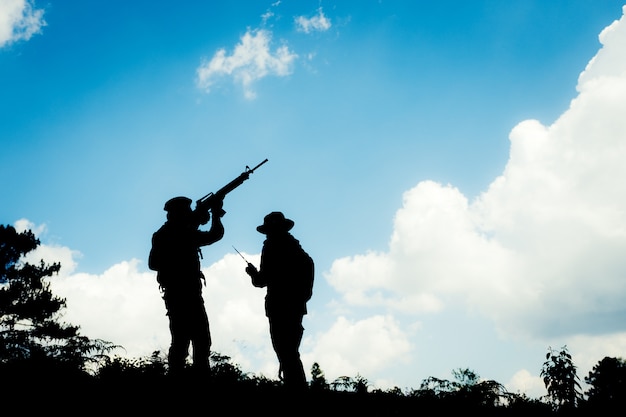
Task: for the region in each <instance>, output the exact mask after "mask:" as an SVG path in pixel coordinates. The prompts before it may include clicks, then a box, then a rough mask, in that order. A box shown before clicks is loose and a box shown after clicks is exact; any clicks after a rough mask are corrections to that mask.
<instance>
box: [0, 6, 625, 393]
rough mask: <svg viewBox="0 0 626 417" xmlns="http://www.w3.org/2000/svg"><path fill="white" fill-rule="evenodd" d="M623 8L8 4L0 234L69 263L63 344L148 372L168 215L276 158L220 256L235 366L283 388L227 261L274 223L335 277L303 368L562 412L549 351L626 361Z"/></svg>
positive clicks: (209, 256) (1, 94)
mask: <svg viewBox="0 0 626 417" xmlns="http://www.w3.org/2000/svg"><path fill="white" fill-rule="evenodd" d="M622 6H623V1H622V2H619V1H608V0H606V1H591V0H586V1H583V0H572V1H551V2H545V1H530V0H529V1H517V2H501V1H472V2H467V1H385V0H382V1H369V0H365V1H288V0H285V1H277V2H274V3H272V2H271V1H268V2H262V1H247V2H243V1H240V2H235V1H233V2H201V1H185V2H168V1H161V2H152V1H150V2H148V1H133V2H122V1H117V0H108V1H106V2H105V1H99V0H97V1H90V2H82V1H58V0H48V1H25V0H0V141H1V144H2V152H1V153H0V174H1V175H2V177H3V178H4V181H3V197H2V204H1V205H0V221H2V222H3V223H5V224H15V225H18V226H20V227H22V228H24V227H29V228H32V229H33V230H35V231H37V233H38V235H39V237H40V239H41V241H42V243H43V245H42V248H41V250H40V252H39V253H38V254H37V255H38V256H39V257H40V258H41V257H42V256H43V257H45V259H48V260H50V261H51V262H52V261H60V262H61V263H62V266H63V270H62V272H61V274H60V276H59V277H58V278H57V279H56V280H55V281H56V282H55V283H54V288H55V289H56V290H57V291H58V292H59V294H61V295H62V296H65V297H66V298H67V301H68V309H67V314H66V319H67V320H68V321H70V322H72V323H73V324H78V325H80V326H81V328H82V331H83V333H84V334H86V335H87V336H90V337H99V338H103V339H105V340H110V341H112V342H115V343H119V344H122V345H123V346H124V347H125V348H126V350H127V352H126V354H129V355H144V354H149V353H151V352H152V351H153V350H157V349H160V350H165V349H166V348H167V345H168V343H169V334H168V332H167V322H166V318H165V316H164V307H163V305H162V300H161V299H160V297H159V294H158V290H157V287H156V282H155V278H154V274H153V273H152V272H151V271H149V270H148V269H147V265H146V259H147V254H148V251H149V245H150V238H151V235H152V233H153V232H154V231H155V230H156V229H157V228H158V227H159V226H160V225H161V224H162V223H163V221H164V220H165V213H164V212H163V210H162V208H163V203H164V202H165V201H166V200H167V199H169V198H170V197H173V196H176V195H186V196H189V197H191V198H192V199H197V198H199V197H201V196H203V195H205V194H206V193H208V192H211V191H217V189H219V188H220V187H221V186H222V185H224V184H226V183H227V182H229V181H230V180H231V179H233V178H234V177H236V176H237V175H239V174H240V173H241V172H242V171H243V170H244V168H245V167H246V166H250V167H252V166H254V165H256V164H258V163H259V162H261V161H262V160H264V159H265V158H268V160H269V161H268V163H267V164H265V165H263V166H262V167H261V168H259V170H258V171H256V172H255V173H254V174H253V175H252V176H251V177H250V180H249V181H247V182H245V183H244V184H243V185H242V186H241V187H239V188H238V189H236V190H235V191H233V192H232V193H231V194H229V195H228V196H227V198H226V200H225V205H224V208H225V210H226V211H227V214H226V216H225V218H224V223H225V227H226V235H225V237H224V239H223V240H222V241H220V242H218V243H216V244H215V245H213V246H211V247H209V248H206V249H205V250H204V251H203V254H204V260H203V267H204V269H205V274H206V275H207V278H208V279H207V288H206V291H205V299H206V302H207V310H208V312H209V319H210V321H211V328H212V333H213V339H214V349H215V350H217V351H219V352H221V353H223V354H227V355H229V356H231V357H232V358H233V359H234V360H235V361H236V362H237V363H240V364H241V365H242V367H243V368H244V370H246V371H250V372H255V373H263V374H265V375H268V376H270V377H272V376H274V375H275V373H276V367H277V366H276V360H275V358H274V355H273V352H272V351H271V345H270V344H269V338H268V337H267V325H266V323H265V317H264V315H263V310H262V308H263V306H262V303H263V301H262V299H263V295H264V294H263V292H262V291H261V290H258V289H255V288H252V286H251V285H250V283H249V279H248V277H247V276H246V275H245V272H244V271H243V269H244V267H245V263H243V261H242V260H241V258H239V257H238V256H237V255H236V254H235V252H234V250H233V249H232V245H235V246H236V247H237V248H238V249H239V250H240V251H241V252H243V253H244V254H245V255H246V257H247V258H248V259H249V260H252V261H257V263H258V255H259V252H260V249H261V245H262V241H263V239H262V238H263V237H262V235H260V234H258V233H257V232H256V230H255V228H256V226H257V225H258V224H260V223H261V222H262V219H263V216H264V215H265V214H267V213H268V212H270V211H274V210H279V211H283V212H284V213H285V215H286V216H287V217H289V218H291V219H293V220H294V221H295V223H296V226H295V227H294V229H293V234H294V235H295V236H296V237H297V238H298V239H299V240H300V241H301V243H302V244H303V246H304V247H305V248H306V249H307V250H308V251H309V252H310V253H311V255H312V256H313V257H314V259H315V261H316V266H317V276H316V285H315V293H314V297H313V300H312V301H311V303H310V306H309V311H310V313H309V315H308V316H307V318H306V320H305V327H306V331H305V340H304V343H303V346H302V349H301V352H302V355H303V359H304V361H305V366H307V367H310V365H311V364H312V362H314V361H317V362H318V363H319V364H320V366H321V368H322V370H324V371H325V372H326V374H327V377H328V378H329V379H334V378H336V377H338V376H341V375H349V376H355V375H356V374H357V373H359V374H360V375H362V376H363V377H365V378H367V379H368V380H369V381H370V382H371V384H372V385H373V386H376V387H391V386H399V387H400V388H408V387H414V388H417V387H418V386H419V384H420V383H421V381H422V380H423V379H425V378H427V377H429V376H436V377H439V378H451V377H452V375H451V370H453V369H458V368H465V367H467V368H470V369H472V370H474V371H475V372H476V373H478V374H479V375H480V376H482V377H483V378H486V379H495V380H497V381H498V382H501V383H504V384H506V385H507V387H509V389H511V390H512V391H518V390H519V391H524V392H528V393H530V394H531V395H542V394H543V393H544V390H543V387H542V384H541V381H540V380H539V378H538V374H539V371H540V369H541V364H542V362H543V359H544V355H545V353H546V351H547V349H548V347H549V346H552V347H561V346H563V345H567V346H568V348H569V349H570V352H571V353H572V354H573V355H574V360H575V361H576V362H577V365H578V366H579V376H580V377H581V379H582V378H583V377H584V376H586V375H587V373H588V372H589V371H590V370H591V368H592V366H593V365H595V364H596V363H597V362H598V361H599V360H601V359H602V358H603V357H604V356H623V353H624V351H625V350H626V328H625V327H624V323H625V321H624V314H625V313H624V302H623V301H624V299H625V298H626V285H625V284H624V280H623V276H624V274H626V263H625V262H624V261H623V260H622V258H623V256H622V254H623V253H624V250H626V227H625V224H626V218H625V216H626V214H625V213H626V195H625V194H624V192H623V191H622V186H621V184H620V182H619V179H620V178H623V174H624V172H623V171H624V168H622V166H621V163H620V161H621V158H622V157H624V156H626V155H624V153H625V152H626V151H625V150H624V149H625V147H624V143H623V138H624V137H626V135H625V133H626V124H625V123H626V122H624V120H626V117H624V110H623V109H624V108H626V107H625V106H624V102H625V101H626V91H625V87H624V84H625V82H626V81H625V79H626V77H625V76H624V74H625V71H626V54H625V53H624V52H623V51H624V50H626V49H624V48H623V45H624V43H625V42H626V33H625V32H626V22H624V21H623V20H620V19H622V14H623V11H622ZM614 22H615V23H614Z"/></svg>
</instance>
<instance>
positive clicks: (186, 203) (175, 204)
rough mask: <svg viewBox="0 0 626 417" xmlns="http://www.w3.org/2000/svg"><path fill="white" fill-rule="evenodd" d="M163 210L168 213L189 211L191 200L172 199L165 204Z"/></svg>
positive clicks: (183, 198) (184, 198) (185, 198)
mask: <svg viewBox="0 0 626 417" xmlns="http://www.w3.org/2000/svg"><path fill="white" fill-rule="evenodd" d="M163 210H165V211H167V212H168V213H171V212H181V211H190V210H191V198H187V197H174V198H171V199H169V200H167V202H166V203H165V206H164V207H163Z"/></svg>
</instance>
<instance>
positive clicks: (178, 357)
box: [148, 197, 225, 376]
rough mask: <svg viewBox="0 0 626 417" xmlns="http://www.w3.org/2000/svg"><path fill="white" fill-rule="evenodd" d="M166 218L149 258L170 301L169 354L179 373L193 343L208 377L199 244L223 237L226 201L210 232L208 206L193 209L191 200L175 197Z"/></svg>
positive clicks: (196, 367) (199, 370) (199, 366)
mask: <svg viewBox="0 0 626 417" xmlns="http://www.w3.org/2000/svg"><path fill="white" fill-rule="evenodd" d="M164 210H165V211H166V212H167V221H166V222H165V223H164V224H163V225H162V226H161V227H160V228H159V230H157V231H156V232H155V233H154V234H153V235H152V248H151V250H150V256H149V260H148V266H149V268H150V269H152V270H154V271H157V281H158V282H159V286H160V289H161V291H162V294H163V300H164V301H165V308H166V310H167V316H168V317H169V327H170V333H171V345H170V349H169V354H168V365H169V372H170V374H171V375H179V374H180V373H181V371H182V370H183V369H184V367H185V362H186V359H187V356H188V354H189V346H190V344H191V345H192V346H193V364H192V369H193V370H194V371H196V372H197V373H198V374H199V375H202V376H207V375H208V374H209V371H210V366H209V353H210V348H211V333H210V331H209V320H208V318H207V314H206V310H205V308H204V300H203V298H202V282H203V281H204V275H203V274H202V272H201V270H200V257H201V255H202V254H201V252H200V248H201V247H202V246H206V245H210V244H212V243H215V242H217V241H218V240H220V239H221V238H222V237H223V236H224V226H223V225H222V220H221V217H222V216H223V215H224V214H225V212H224V210H222V208H221V203H220V204H219V205H218V207H217V208H213V209H212V214H213V220H212V221H211V228H210V230H209V231H203V230H199V229H198V228H199V226H200V225H201V224H202V225H204V224H206V223H208V222H209V219H210V218H211V215H210V213H209V212H208V211H206V212H204V213H197V212H194V211H193V210H192V209H191V199H189V198H187V197H174V198H172V199H171V200H168V201H167V202H166V203H165V207H164Z"/></svg>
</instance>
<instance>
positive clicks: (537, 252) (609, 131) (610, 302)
mask: <svg viewBox="0 0 626 417" xmlns="http://www.w3.org/2000/svg"><path fill="white" fill-rule="evenodd" d="M625 11H626V9H625ZM600 40H601V41H602V43H603V47H602V49H601V50H600V51H599V52H598V54H597V55H596V56H595V57H594V58H593V59H592V60H591V62H590V63H589V65H588V66H587V68H586V69H585V71H584V72H583V73H582V74H581V75H580V77H579V83H578V91H579V95H578V96H577V97H576V98H575V99H574V100H572V102H571V104H570V106H569V108H568V109H566V111H565V112H564V113H563V114H562V115H561V116H560V117H559V118H558V119H557V120H556V121H554V123H552V124H551V125H548V126H545V125H543V124H542V123H540V122H539V121H537V120H526V121H523V122H521V123H519V124H518V125H517V126H515V127H514V128H513V129H512V131H511V133H510V141H511V149H510V157H509V161H508V163H507V165H506V168H505V170H504V172H503V173H502V175H500V176H499V177H498V178H496V179H495V180H494V181H493V183H492V184H491V185H490V187H489V188H488V190H486V191H485V192H484V193H482V194H481V195H480V196H479V197H478V198H476V200H475V201H472V202H469V201H468V200H467V198H466V197H465V196H463V195H462V194H461V192H460V191H459V190H458V189H456V188H454V187H453V186H450V185H442V184H437V183H434V182H431V181H423V182H421V183H419V184H417V185H416V186H415V187H414V188H413V189H411V190H409V191H407V192H406V193H405V194H404V199H403V205H402V208H400V209H399V210H398V212H397V213H396V217H395V222H394V231H393V234H392V236H391V239H390V244H389V249H388V251H387V252H382V253H381V252H378V253H366V254H365V255H355V256H353V257H350V258H343V259H338V260H336V261H335V262H334V264H333V266H332V268H331V270H330V272H329V274H328V276H327V280H328V282H329V283H330V284H331V285H332V286H333V287H334V288H335V289H336V290H337V291H339V292H340V293H342V294H343V302H344V303H345V306H346V307H353V308H361V307H363V306H369V307H370V308H371V309H372V311H373V313H372V314H377V313H376V312H377V311H380V309H381V307H384V308H385V310H384V311H388V309H391V311H395V312H396V313H398V312H400V311H402V312H403V313H412V314H414V315H419V314H423V313H424V312H430V313H433V312H435V313H436V312H437V311H441V310H442V309H445V308H446V304H445V303H446V302H448V303H458V304H461V305H465V306H466V308H467V310H468V311H473V312H480V313H481V314H482V315H483V316H484V317H486V318H488V319H489V320H491V321H492V323H493V324H494V325H495V326H496V327H497V328H498V329H499V331H500V334H502V335H505V336H507V337H509V338H522V337H525V338H527V340H532V341H546V342H547V341H549V340H552V341H554V340H558V341H560V343H559V344H560V345H563V344H567V342H568V341H570V340H573V339H574V338H577V337H581V336H584V337H585V338H586V340H587V341H588V342H590V341H597V345H598V346H604V349H602V348H599V349H598V350H596V351H594V352H593V353H595V354H596V355H597V356H596V357H595V358H593V359H591V360H590V361H589V362H587V363H586V364H587V365H588V364H589V363H592V362H594V361H598V360H600V359H602V357H603V356H604V354H603V353H602V351H607V348H606V345H603V342H606V341H607V340H609V339H612V338H615V335H616V334H622V332H624V331H626V328H625V327H624V326H625V323H626V321H625V319H626V309H625V308H624V303H623V300H624V299H625V298H626V280H624V276H626V261H624V259H625V258H624V253H626V188H625V187H624V186H623V184H622V182H623V178H626V164H624V163H623V161H625V160H626V117H624V109H625V108H626V48H625V47H624V46H625V45H626V18H624V17H622V19H621V20H619V21H617V22H615V23H613V24H612V25H610V26H609V27H608V28H607V29H606V30H604V31H603V32H602V34H601V36H600ZM402 299H411V300H413V299H414V300H420V301H415V303H416V306H415V307H416V308H415V309H413V311H411V310H410V309H406V308H404V309H402V310H401V309H400V308H399V306H400V305H401V304H400V303H399V301H400V300H402ZM423 300H426V301H423ZM429 301H430V302H431V306H432V307H431V308H428V307H427V306H428V302H429ZM420 303H421V304H422V305H420ZM619 340H620V341H621V340H622V339H621V338H619ZM592 344H594V345H596V343H592ZM619 346H620V347H622V348H623V344H620V345H619ZM577 349H579V350H578V352H582V350H581V349H583V344H577ZM607 354H608V353H607Z"/></svg>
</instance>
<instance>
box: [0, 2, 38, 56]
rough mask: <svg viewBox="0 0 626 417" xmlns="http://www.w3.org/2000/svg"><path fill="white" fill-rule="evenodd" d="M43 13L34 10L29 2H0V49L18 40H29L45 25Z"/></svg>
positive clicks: (32, 3) (32, 4)
mask: <svg viewBox="0 0 626 417" xmlns="http://www.w3.org/2000/svg"><path fill="white" fill-rule="evenodd" d="M43 14H44V11H43V10H42V9H35V8H34V2H33V1H31V0H2V2H0V48H2V47H4V46H6V45H9V44H11V43H13V42H17V41H20V40H29V39H30V38H31V37H32V36H33V35H35V34H38V33H41V28H42V27H43V26H45V25H46V22H45V21H44V19H43Z"/></svg>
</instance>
